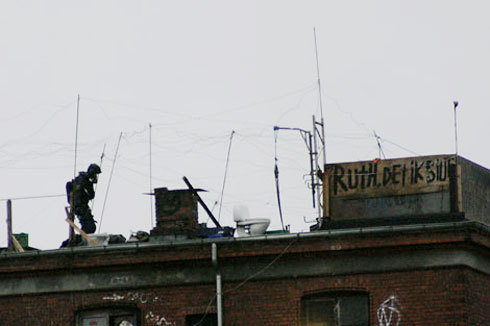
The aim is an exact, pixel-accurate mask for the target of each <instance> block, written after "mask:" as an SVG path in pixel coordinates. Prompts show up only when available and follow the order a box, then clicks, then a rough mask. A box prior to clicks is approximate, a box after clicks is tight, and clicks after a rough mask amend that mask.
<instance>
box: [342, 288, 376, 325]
mask: <svg viewBox="0 0 490 326" xmlns="http://www.w3.org/2000/svg"><path fill="white" fill-rule="evenodd" d="M339 306H340V325H341V326H367V325H369V324H368V322H369V320H368V298H367V296H366V295H356V296H346V297H340V298H339Z"/></svg>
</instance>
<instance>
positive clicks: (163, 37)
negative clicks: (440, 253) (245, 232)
mask: <svg viewBox="0 0 490 326" xmlns="http://www.w3.org/2000/svg"><path fill="white" fill-rule="evenodd" d="M489 12H490V4H488V1H483V0H482V1H451V0H444V1H442V0H441V1H427V0H424V1H418V0H414V1H394V0H389V1H325V0H322V1H305V0H303V1H285V0H281V1H252V0H247V1H191V0H189V1H187V0H184V1H143V0H138V1H124V0H117V1H115V0H114V1H100V0H96V1H71V0H63V1H22V0H18V1H2V2H0V167H1V168H0V180H1V182H0V199H7V198H23V197H39V196H55V197H47V198H38V199H23V200H20V199H18V200H13V218H14V232H16V233H20V232H25V233H29V237H30V245H31V246H33V247H36V248H41V249H50V248H58V247H59V245H60V244H61V242H62V241H63V240H64V239H66V237H67V233H68V226H67V224H66V222H65V221H64V219H65V212H64V206H66V205H67V203H66V198H65V197H64V191H65V183H66V181H68V180H70V179H71V178H73V175H74V172H75V171H74V170H75V127H76V112H77V95H78V94H80V106H79V132H78V149H77V166H76V170H77V171H80V170H86V168H87V167H88V165H89V164H90V163H94V162H95V163H98V164H100V163H101V155H102V153H104V157H103V160H102V170H103V173H102V174H101V175H100V182H99V184H98V187H97V195H96V199H95V203H94V213H95V214H94V215H95V217H96V220H98V221H99V223H98V224H99V228H100V227H101V231H102V232H109V233H115V234H123V235H124V236H126V237H128V236H129V234H130V232H131V231H138V230H145V231H150V230H151V228H152V206H151V202H150V197H149V196H148V195H145V193H148V192H150V191H151V187H153V188H156V187H168V188H170V189H182V188H185V184H184V183H183V181H182V177H183V176H187V177H188V178H189V180H190V181H191V183H192V184H193V185H194V186H195V187H198V188H203V189H207V190H208V191H209V192H208V193H206V194H203V198H204V199H205V201H206V202H207V204H208V206H210V207H211V208H212V207H214V209H213V212H214V213H215V214H216V215H218V214H219V211H220V205H221V213H220V214H219V215H220V221H221V222H222V224H224V225H229V226H233V225H234V223H233V219H232V210H233V206H234V205H237V204H241V203H244V204H247V205H249V207H250V211H251V214H252V215H253V216H254V217H268V218H271V220H272V223H271V227H270V229H278V228H280V221H279V215H278V209H277V201H276V192H275V184H274V175H273V168H274V155H275V144H274V133H273V127H274V126H282V127H297V128H302V129H308V130H310V129H311V128H312V115H316V116H317V117H320V115H321V113H320V110H319V98H320V97H319V93H318V87H317V72H316V61H315V44H314V38H313V28H316V32H317V42H318V54H319V63H320V76H321V83H322V88H321V93H322V101H323V108H324V110H323V114H324V118H325V125H326V129H325V130H326V157H327V161H328V162H330V163H331V162H345V161H357V160H370V159H374V158H376V157H378V156H379V153H378V147H377V144H376V139H375V137H374V136H373V132H374V131H375V132H376V133H377V134H378V135H379V136H380V137H381V144H382V148H383V151H384V153H385V155H386V157H387V158H395V157H406V156H413V155H429V154H443V153H444V154H447V153H453V152H454V120H453V104H452V103H453V101H454V100H458V101H459V103H460V106H459V108H458V110H459V111H458V128H459V129H458V133H459V152H460V154H461V155H462V156H464V157H466V158H468V159H470V160H472V161H474V162H476V163H479V164H481V165H483V166H485V167H490V153H489V152H488V149H487V146H488V139H489V136H490V131H489V127H488V122H489V121H490V113H489V107H490V92H489V89H490V64H489V63H488V62H489V58H490V36H489V31H490V20H489V19H488V13H489ZM150 123H151V125H152V128H151V133H150V127H149V124H150ZM232 130H234V131H235V134H234V136H233V139H232V142H231V151H230V157H229V164H228V171H227V178H226V183H225V187H224V195H223V197H221V191H222V188H223V180H224V174H225V165H226V158H227V153H228V147H229V144H230V135H231V132H232ZM121 133H122V136H121V141H120V145H119V150H118V153H117V154H118V155H117V156H116V155H115V154H116V148H117V144H118V139H119V136H120V134H121ZM150 134H151V140H152V141H151V147H150ZM104 148H105V150H104ZM150 148H151V166H152V169H151V170H150ZM277 159H278V166H279V170H280V185H281V188H280V189H281V196H282V197H281V200H282V202H283V212H284V220H285V223H286V224H290V225H291V228H292V230H293V231H295V232H297V231H301V230H308V228H309V226H310V225H311V223H306V222H305V221H311V220H313V219H314V218H315V217H316V216H315V211H314V210H313V209H312V207H311V192H310V190H309V188H308V185H307V180H306V179H305V175H306V174H308V173H309V162H308V152H307V149H306V147H305V145H304V142H303V140H302V139H301V137H300V135H299V133H296V132H292V131H282V130H281V131H280V132H279V134H278V138H277ZM111 170H112V171H113V172H112V179H111V178H110V175H111ZM150 171H151V173H150ZM150 175H151V176H152V178H150ZM110 179H111V182H110V183H109V180H110ZM109 185H110V187H109V188H108V186H109ZM104 203H105V205H104ZM1 216H3V217H5V216H6V204H5V201H4V200H2V201H0V217H1ZM101 216H102V217H103V219H102V222H101V221H100V219H101ZM2 220H4V218H2ZM206 221H207V217H206V215H205V214H201V215H200V222H206ZM208 225H209V226H212V225H211V222H209V223H208ZM5 245H6V227H5V223H0V246H5Z"/></svg>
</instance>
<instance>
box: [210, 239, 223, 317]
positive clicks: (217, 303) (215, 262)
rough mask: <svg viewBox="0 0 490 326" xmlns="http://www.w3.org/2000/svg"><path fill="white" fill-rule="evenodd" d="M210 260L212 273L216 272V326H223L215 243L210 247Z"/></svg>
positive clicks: (219, 276)
mask: <svg viewBox="0 0 490 326" xmlns="http://www.w3.org/2000/svg"><path fill="white" fill-rule="evenodd" d="M211 260H212V262H213V267H214V271H215V272H216V310H217V311H216V312H217V315H218V326H223V297H222V294H223V292H222V290H221V272H220V270H219V266H218V247H217V246H216V243H213V244H212V245H211Z"/></svg>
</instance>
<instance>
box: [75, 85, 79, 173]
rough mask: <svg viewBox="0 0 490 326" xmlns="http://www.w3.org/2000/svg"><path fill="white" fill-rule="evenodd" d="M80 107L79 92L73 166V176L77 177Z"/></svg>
mask: <svg viewBox="0 0 490 326" xmlns="http://www.w3.org/2000/svg"><path fill="white" fill-rule="evenodd" d="M79 109H80V94H78V97H77V122H76V126H75V163H74V167H73V178H75V177H76V175H77V149H78V148H77V147H78V113H79Z"/></svg>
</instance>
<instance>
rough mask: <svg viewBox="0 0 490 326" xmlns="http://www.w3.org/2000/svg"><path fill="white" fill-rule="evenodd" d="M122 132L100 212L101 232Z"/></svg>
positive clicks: (120, 135)
mask: <svg viewBox="0 0 490 326" xmlns="http://www.w3.org/2000/svg"><path fill="white" fill-rule="evenodd" d="M122 134H123V133H122V132H121V133H120V134H119V140H118V142H117V147H116V153H115V154H114V160H113V161H112V168H111V174H110V175H109V182H108V184H107V189H106V192H105V198H104V204H103V205H102V213H101V214H100V223H99V232H98V233H100V230H102V218H103V217H104V210H105V204H106V202H107V195H108V194H109V187H110V185H111V181H112V173H113V172H114V166H115V165H116V158H117V152H118V151H119V144H120V143H121V137H122Z"/></svg>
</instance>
